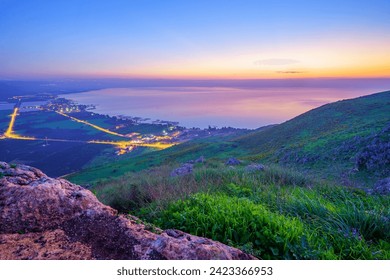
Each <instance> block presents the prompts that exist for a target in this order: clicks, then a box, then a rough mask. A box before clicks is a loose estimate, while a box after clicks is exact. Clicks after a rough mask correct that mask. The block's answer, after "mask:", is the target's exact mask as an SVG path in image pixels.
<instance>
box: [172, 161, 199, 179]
mask: <svg viewBox="0 0 390 280" xmlns="http://www.w3.org/2000/svg"><path fill="white" fill-rule="evenodd" d="M193 171H194V165H193V164H191V163H184V164H183V165H182V166H180V167H178V168H176V169H174V170H173V171H172V172H171V177H177V176H184V175H188V174H192V172H193Z"/></svg>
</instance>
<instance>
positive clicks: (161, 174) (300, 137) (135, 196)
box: [71, 92, 390, 259]
mask: <svg viewBox="0 0 390 280" xmlns="http://www.w3.org/2000/svg"><path fill="white" fill-rule="evenodd" d="M389 104H390V102H389V92H387V93H381V94H375V95H371V96H368V97H364V98H359V99H354V100H348V101H341V102H337V103H333V104H329V105H326V106H323V107H320V108H318V109H315V110H312V111H310V112H308V113H306V114H303V115H301V116H299V117H297V118H295V119H293V120H291V121H288V122H286V123H284V124H281V125H278V126H275V127H271V128H268V129H266V130H263V131H256V132H253V133H251V134H248V135H243V136H240V137H236V138H234V139H215V138H210V139H203V140H201V141H191V142H188V143H184V144H182V145H179V146H176V147H173V148H171V149H167V150H164V151H160V152H153V153H147V154H143V155H138V156H135V157H133V158H129V159H125V160H120V161H117V162H115V163H112V164H110V165H105V166H100V167H95V168H92V169H88V170H87V171H86V172H83V173H80V174H78V175H75V176H73V177H71V179H72V180H73V181H76V182H77V180H80V182H91V181H93V180H96V179H97V180H99V182H97V184H96V185H95V186H94V187H93V188H92V191H93V192H94V193H95V194H96V195H97V197H98V198H99V199H100V200H101V201H103V202H104V203H106V204H109V205H111V206H112V207H114V208H116V209H118V210H120V211H121V212H130V213H131V214H135V215H137V216H139V217H141V218H142V219H143V220H144V221H147V222H149V223H151V224H153V225H157V226H159V227H161V228H164V229H166V228H177V229H181V230H183V231H186V232H190V233H192V234H196V235H200V236H205V237H209V238H212V239H214V240H219V241H221V242H223V243H226V244H229V245H231V246H235V247H238V248H241V249H243V250H244V251H246V252H248V253H251V254H254V255H255V256H257V257H260V258H264V259H389V258H390V236H389V232H390V223H389V221H390V212H389V209H390V197H389V196H379V195H367V194H366V193H365V192H363V191H361V190H358V189H354V188H346V187H345V186H343V183H331V182H329V181H327V180H322V179H320V178H319V177H318V176H317V178H316V179H311V178H309V177H308V176H306V175H302V173H300V172H296V171H292V170H289V168H288V167H283V168H281V167H280V166H276V165H273V164H272V162H276V163H284V164H290V165H294V166H296V165H297V164H298V165H300V166H301V167H304V168H311V169H312V170H316V171H318V170H322V172H320V173H319V174H326V173H329V172H335V173H337V172H343V171H345V170H348V169H351V168H352V167H353V166H354V162H353V161H351V158H353V157H354V156H356V155H357V154H358V153H359V151H361V150H362V149H364V147H365V146H367V145H368V144H370V143H371V142H372V140H373V139H374V140H375V139H381V140H383V141H387V139H388V138H386V137H388V133H387V132H386V131H385V130H383V128H384V127H386V125H387V124H388V122H389V112H390V110H389ZM381 131H382V132H383V133H382V132H381ZM378 135H379V136H378ZM356 136H360V137H356ZM200 155H204V156H206V158H207V161H206V163H205V164H196V165H195V167H194V170H195V171H194V173H193V174H190V175H186V176H182V177H171V176H170V175H169V174H170V172H171V170H172V168H173V165H175V162H184V161H187V160H190V159H195V158H197V157H199V156H200ZM286 155H287V156H286ZM228 156H236V157H239V158H244V159H245V158H246V159H248V162H249V161H251V160H253V161H255V160H256V161H259V160H260V161H262V162H263V161H267V162H268V166H267V167H266V169H265V170H264V171H254V172H253V171H248V170H247V169H245V167H244V166H241V167H235V168H231V167H227V166H225V165H224V163H223V162H224V160H225V159H226V158H227V157H228ZM302 159H305V160H304V161H302ZM330 163H331V164H330ZM329 165H331V167H329ZM335 167H337V168H335ZM369 171H370V170H365V171H364V170H363V171H359V172H363V173H364V172H366V173H364V174H365V175H367V176H368V177H369V176H374V175H375V174H374V173H375V172H371V171H370V172H369ZM359 172H358V173H359ZM363 173H362V174H363ZM339 174H341V173H339ZM373 174H374V175H373ZM378 176H379V175H378ZM105 177H106V178H108V179H106V180H101V178H105ZM325 177H326V178H327V179H328V177H329V176H325ZM336 181H337V180H336ZM95 183H96V181H95Z"/></svg>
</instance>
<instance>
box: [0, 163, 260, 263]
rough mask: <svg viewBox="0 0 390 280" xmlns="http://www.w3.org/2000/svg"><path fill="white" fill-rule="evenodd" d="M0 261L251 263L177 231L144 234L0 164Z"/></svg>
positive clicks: (72, 189)
mask: <svg viewBox="0 0 390 280" xmlns="http://www.w3.org/2000/svg"><path fill="white" fill-rule="evenodd" d="M0 259H57V260H58V259H73V260H75V259H144V260H152V259H236V260H237V259H245V260H248V259H254V257H253V256H251V255H248V254H246V253H244V252H242V251H240V250H238V249H235V248H232V247H229V246H226V245H224V244H222V243H219V242H216V241H212V240H210V239H206V238H201V237H197V236H193V235H190V234H187V233H184V232H181V231H179V230H174V229H169V230H165V231H161V230H159V229H154V230H152V231H150V230H147V228H146V226H145V225H144V224H143V223H142V222H140V221H139V220H138V219H136V218H134V217H133V218H132V217H125V216H123V215H118V213H117V211H116V210H114V209H112V208H111V207H109V206H106V205H104V204H102V203H100V202H99V201H98V200H97V198H96V197H95V196H94V195H93V194H92V193H91V192H90V191H88V190H86V189H84V188H82V187H80V186H78V185H74V184H72V183H70V182H68V181H66V180H63V179H53V178H49V177H47V176H46V175H45V174H44V173H42V172H41V171H40V170H38V169H35V168H32V167H29V166H25V165H9V164H7V163H4V162H0Z"/></svg>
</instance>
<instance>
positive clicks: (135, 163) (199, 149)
mask: <svg viewBox="0 0 390 280" xmlns="http://www.w3.org/2000/svg"><path fill="white" fill-rule="evenodd" d="M244 155H246V151H244V150H242V149H240V148H239V147H238V145H237V144H235V143H232V142H229V141H226V139H221V138H213V137H211V138H209V139H202V140H197V141H189V142H186V143H183V144H180V145H177V146H174V147H171V148H169V149H166V150H163V151H152V152H150V150H142V152H139V153H134V154H133V153H131V154H130V155H128V156H126V157H124V158H123V159H118V160H117V161H115V162H110V163H104V164H102V165H100V166H94V167H91V168H86V169H84V170H82V171H80V172H77V173H75V174H72V175H71V176H68V177H67V179H68V180H70V181H72V182H74V183H77V184H92V185H93V184H96V183H99V182H101V181H110V180H112V179H114V178H117V177H120V176H122V175H124V174H126V173H127V172H135V171H141V170H144V169H148V168H152V167H156V166H160V165H169V166H172V165H177V163H178V162H185V161H188V160H194V159H197V158H199V157H200V156H205V157H206V158H209V157H211V156H213V157H214V158H226V157H228V156H236V157H240V156H244Z"/></svg>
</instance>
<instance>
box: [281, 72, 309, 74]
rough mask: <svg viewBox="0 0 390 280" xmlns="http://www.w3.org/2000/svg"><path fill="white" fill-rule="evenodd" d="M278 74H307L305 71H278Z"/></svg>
mask: <svg viewBox="0 0 390 280" xmlns="http://www.w3.org/2000/svg"><path fill="white" fill-rule="evenodd" d="M276 73H279V74H300V73H305V72H303V71H276Z"/></svg>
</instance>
